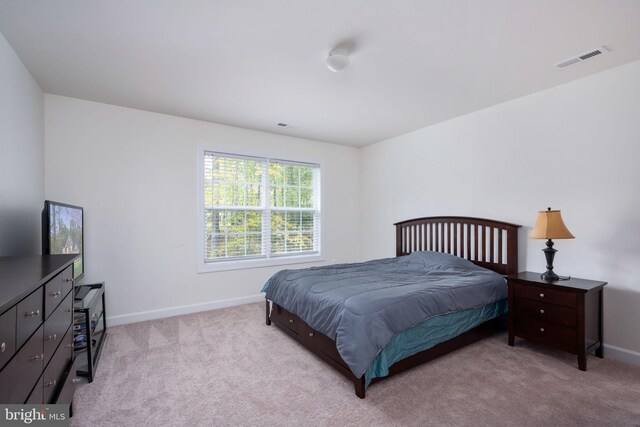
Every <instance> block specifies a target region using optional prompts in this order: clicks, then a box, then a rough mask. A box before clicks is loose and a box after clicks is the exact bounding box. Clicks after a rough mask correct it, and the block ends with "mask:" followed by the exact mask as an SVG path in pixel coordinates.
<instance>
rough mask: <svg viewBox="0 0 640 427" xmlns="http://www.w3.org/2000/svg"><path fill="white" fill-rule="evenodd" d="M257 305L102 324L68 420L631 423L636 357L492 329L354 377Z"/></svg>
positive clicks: (637, 394) (638, 385)
mask: <svg viewBox="0 0 640 427" xmlns="http://www.w3.org/2000/svg"><path fill="white" fill-rule="evenodd" d="M263 310H264V306H263V304H249V305H245V306H239V307H232V308H228V309H223V310H217V311H210V312H205V313H198V314H193V315H187V316H179V317H173V318H169V319H161V320H154V321H149V322H142V323H137V324H132V325H126V326H119V327H114V328H111V329H110V330H109V334H108V336H107V341H106V343H105V348H104V352H103V354H102V358H101V360H100V363H99V365H98V370H97V373H96V377H95V380H94V381H93V383H91V384H86V383H81V384H80V385H79V387H78V389H77V392H76V396H75V416H74V417H73V418H72V425H74V426H145V425H153V426H213V425H221V426H227V425H228V426H259V425H269V426H279V425H288V426H321V425H331V426H345V425H362V426H394V425H408V426H425V425H474V426H478V425H480V426H483V425H485V426H494V425H504V426H543V425H544V426H548V425H553V426H570V425H575V426H578V425H580V426H583V425H594V426H596V425H597V426H604V425H616V426H620V425H640V368H637V367H632V366H628V365H624V364H622V363H619V362H616V361H614V360H611V359H606V358H605V359H604V360H601V359H598V358H596V357H594V356H590V357H589V359H588V363H589V366H588V369H589V371H588V372H581V371H579V370H578V369H577V361H576V360H575V357H573V356H571V355H568V354H564V353H561V352H556V351H552V350H546V349H544V348H542V347H539V346H535V345H532V344H528V343H526V342H525V341H522V340H517V341H516V347H514V348H511V347H508V346H507V344H506V335H505V334H498V335H496V336H494V337H491V338H488V339H486V340H484V341H481V342H479V343H476V344H474V345H471V346H468V347H466V348H464V349H461V350H458V351H457V352H455V353H452V354H449V355H447V356H444V357H442V358H440V359H437V360H434V361H432V362H430V363H428V364H426V365H423V366H421V367H418V368H416V369H413V370H411V371H409V372H407V373H405V374H403V375H400V376H396V377H394V378H391V379H389V380H385V381H383V382H381V383H378V384H374V385H373V386H371V387H370V388H369V389H368V390H367V398H366V399H365V400H360V399H358V398H357V397H356V396H355V394H354V391H353V386H352V384H351V383H350V382H348V381H347V380H346V379H345V378H343V377H342V375H340V374H338V373H337V372H336V371H334V370H333V369H332V368H330V367H329V366H327V365H326V364H325V363H324V362H322V361H321V360H319V359H317V358H316V357H315V356H313V355H311V354H310V353H309V352H307V350H306V349H304V348H302V347H301V346H299V345H298V344H296V343H295V342H294V341H293V340H291V339H290V338H289V337H288V336H285V334H284V333H283V332H282V331H280V330H279V329H277V328H276V327H275V326H273V325H272V326H266V325H265V324H264V311H263Z"/></svg>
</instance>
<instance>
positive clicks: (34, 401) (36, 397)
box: [25, 375, 44, 405]
mask: <svg viewBox="0 0 640 427" xmlns="http://www.w3.org/2000/svg"><path fill="white" fill-rule="evenodd" d="M43 381H44V376H42V375H41V376H40V379H39V380H38V382H37V383H36V386H35V388H34V389H33V391H32V392H31V394H30V395H29V398H28V399H27V401H26V402H25V403H27V404H29V405H42V404H43V403H44V400H42V397H43V389H44V387H43V386H42V385H43V384H44V382H43Z"/></svg>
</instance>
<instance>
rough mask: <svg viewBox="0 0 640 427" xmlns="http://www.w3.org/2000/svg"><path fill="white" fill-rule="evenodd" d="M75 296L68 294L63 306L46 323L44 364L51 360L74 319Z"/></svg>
mask: <svg viewBox="0 0 640 427" xmlns="http://www.w3.org/2000/svg"><path fill="white" fill-rule="evenodd" d="M72 311H73V295H72V294H71V293H69V294H67V297H66V298H65V299H64V301H63V302H62V304H60V305H59V306H58V308H56V310H55V311H54V312H53V314H52V315H51V316H49V318H48V319H47V320H45V321H44V363H45V365H46V363H47V362H48V361H49V359H51V356H53V353H54V352H55V351H56V348H58V344H60V342H61V341H62V338H63V337H64V334H65V333H66V332H67V330H68V329H69V326H71V323H72V319H73V317H72V316H73V314H72Z"/></svg>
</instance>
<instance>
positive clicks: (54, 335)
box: [47, 334, 58, 341]
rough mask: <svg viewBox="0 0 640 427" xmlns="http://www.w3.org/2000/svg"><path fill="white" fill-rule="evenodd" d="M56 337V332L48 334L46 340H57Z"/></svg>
mask: <svg viewBox="0 0 640 427" xmlns="http://www.w3.org/2000/svg"><path fill="white" fill-rule="evenodd" d="M57 339H58V335H57V334H53V335H49V336H48V337H47V340H48V341H55V340H57Z"/></svg>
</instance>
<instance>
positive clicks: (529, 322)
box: [515, 316, 578, 350]
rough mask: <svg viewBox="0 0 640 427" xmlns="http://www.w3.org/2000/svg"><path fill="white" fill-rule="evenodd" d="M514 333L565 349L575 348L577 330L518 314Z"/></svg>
mask: <svg viewBox="0 0 640 427" xmlns="http://www.w3.org/2000/svg"><path fill="white" fill-rule="evenodd" d="M515 334H516V335H518V336H522V337H523V338H527V339H529V340H532V341H536V342H539V343H541V344H548V345H553V346H554V347H559V348H562V349H566V350H575V348H576V343H577V341H578V336H577V335H578V332H577V330H576V329H575V328H569V327H566V326H560V325H557V324H555V323H551V322H546V321H544V320H538V319H535V318H533V317H526V316H518V317H516V319H515Z"/></svg>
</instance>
